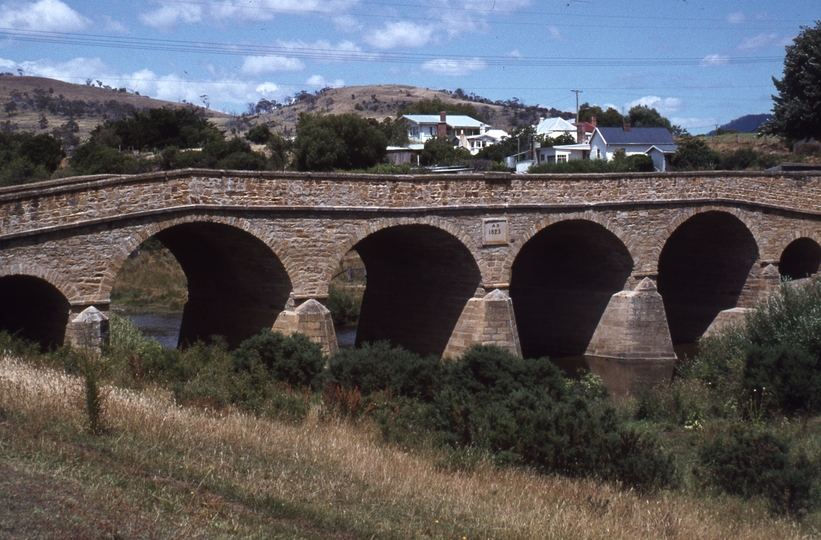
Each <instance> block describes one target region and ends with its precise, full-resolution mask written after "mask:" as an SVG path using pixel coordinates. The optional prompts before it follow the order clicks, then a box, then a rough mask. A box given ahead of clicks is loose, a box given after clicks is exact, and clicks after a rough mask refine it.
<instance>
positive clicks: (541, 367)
mask: <svg viewBox="0 0 821 540" xmlns="http://www.w3.org/2000/svg"><path fill="white" fill-rule="evenodd" d="M440 373H441V375H440V376H439V378H440V381H439V382H438V383H437V384H436V385H435V387H434V392H433V394H432V396H431V397H430V398H429V399H419V400H415V401H411V400H408V399H403V400H401V401H400V402H399V404H397V405H395V406H393V405H388V406H387V407H385V409H384V410H382V411H381V414H380V415H379V416H378V418H379V421H380V425H381V428H382V432H383V434H385V435H386V436H389V437H392V438H393V440H397V441H399V442H401V441H407V440H413V438H414V437H415V436H418V434H419V433H420V432H426V433H427V434H429V436H430V440H432V441H433V442H434V443H435V444H439V445H446V446H448V447H452V448H456V449H460V448H475V449H477V450H481V451H487V452H490V453H491V455H492V456H493V459H495V460H496V461H497V462H501V463H519V464H526V465H531V466H535V467H538V468H540V469H543V470H545V471H550V472H560V473H563V474H567V475H571V476H596V477H599V478H603V479H606V480H612V481H617V482H621V483H623V484H624V485H626V486H630V487H640V488H650V487H656V486H663V485H667V484H669V483H671V482H672V481H673V479H674V472H675V471H674V467H673V462H672V458H670V457H668V456H665V455H664V454H663V453H662V452H661V451H660V447H659V444H658V443H657V442H656V441H655V439H654V438H653V437H651V436H648V435H644V434H639V433H638V432H635V431H629V430H624V429H622V428H621V426H620V424H619V421H618V419H617V417H616V414H615V410H614V409H613V408H612V407H611V406H609V405H607V404H606V403H605V402H604V401H602V400H601V395H600V393H598V392H595V393H594V394H595V397H594V398H591V397H589V396H586V395H585V394H584V392H580V391H579V388H578V387H577V386H576V385H573V384H569V383H568V381H567V380H566V379H564V378H563V377H562V375H561V373H560V371H559V369H558V368H557V367H555V366H554V365H553V364H552V363H551V362H550V361H549V360H548V359H547V358H542V359H537V360H524V359H522V358H518V357H516V356H514V355H512V354H510V353H508V352H507V351H505V350H503V349H500V348H498V347H491V346H478V345H475V346H473V347H471V348H470V349H468V351H467V352H465V354H464V355H463V356H462V357H461V358H459V359H458V360H456V361H451V362H446V363H444V364H442V369H441V371H440Z"/></svg>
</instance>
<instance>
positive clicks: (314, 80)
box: [305, 75, 345, 88]
mask: <svg viewBox="0 0 821 540" xmlns="http://www.w3.org/2000/svg"><path fill="white" fill-rule="evenodd" d="M305 84H307V85H308V86H316V87H318V88H327V87H331V88H341V87H343V86H345V81H343V80H342V79H336V80H335V81H328V80H327V79H325V77H323V76H322V75H314V76H312V77H310V78H309V79H308V80H307V81H305Z"/></svg>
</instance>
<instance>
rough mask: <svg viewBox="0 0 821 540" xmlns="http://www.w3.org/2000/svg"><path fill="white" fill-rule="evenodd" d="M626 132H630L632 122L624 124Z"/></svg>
mask: <svg viewBox="0 0 821 540" xmlns="http://www.w3.org/2000/svg"><path fill="white" fill-rule="evenodd" d="M624 131H630V122H625V123H624Z"/></svg>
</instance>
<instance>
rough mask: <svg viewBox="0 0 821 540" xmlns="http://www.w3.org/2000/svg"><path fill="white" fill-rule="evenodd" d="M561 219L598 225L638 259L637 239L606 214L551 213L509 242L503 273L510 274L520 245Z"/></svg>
mask: <svg viewBox="0 0 821 540" xmlns="http://www.w3.org/2000/svg"><path fill="white" fill-rule="evenodd" d="M563 221H589V222H591V223H595V224H597V225H600V226H601V227H602V228H604V229H605V230H607V231H608V232H609V233H611V234H612V235H613V236H615V237H616V238H617V239H618V240H619V242H621V243H622V245H624V247H625V248H626V249H627V251H628V253H629V254H630V257H631V258H632V259H633V260H634V261H635V262H638V261H639V259H640V254H641V249H640V246H639V245H638V243H637V239H635V238H634V237H633V236H632V235H629V234H627V232H626V231H624V230H623V229H622V228H621V227H619V226H618V225H616V224H615V223H614V222H613V220H612V219H609V218H607V217H606V216H603V215H601V214H600V213H598V212H593V211H586V212H576V213H572V214H561V215H558V214H556V215H553V214H551V215H548V216H546V217H543V218H542V219H540V220H538V221H536V222H535V223H534V224H533V225H532V226H530V227H529V228H528V229H527V230H526V231H525V232H524V233H522V235H521V236H520V237H518V238H517V239H515V240H514V241H513V242H512V243H511V244H510V251H509V255H508V258H507V260H506V261H505V266H506V268H505V274H503V275H508V276H510V274H511V269H512V266H513V263H514V261H515V260H516V258H517V257H518V256H519V252H520V251H521V250H522V247H523V246H524V245H525V244H527V243H528V242H529V241H530V240H531V239H532V238H533V237H534V236H536V235H537V234H539V233H541V232H542V231H543V230H544V229H546V228H547V227H550V226H551V225H555V224H557V223H561V222H563Z"/></svg>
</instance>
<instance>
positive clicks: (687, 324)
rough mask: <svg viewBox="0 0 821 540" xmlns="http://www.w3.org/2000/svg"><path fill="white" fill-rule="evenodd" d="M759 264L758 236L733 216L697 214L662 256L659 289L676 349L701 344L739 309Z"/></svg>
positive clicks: (670, 240) (671, 239)
mask: <svg viewBox="0 0 821 540" xmlns="http://www.w3.org/2000/svg"><path fill="white" fill-rule="evenodd" d="M757 260H758V245H757V244H756V241H755V237H754V236H753V234H752V233H751V232H750V230H749V229H748V228H747V226H746V225H745V224H744V223H743V222H742V221H741V220H740V219H738V218H737V217H736V216H734V215H732V214H730V213H727V212H722V211H718V210H711V211H708V212H704V213H701V214H696V215H694V216H693V217H691V218H689V219H688V220H687V221H685V222H684V223H682V224H681V225H680V226H679V227H678V228H677V229H676V230H675V231H673V233H672V234H671V235H670V237H669V238H668V239H667V242H666V243H665V244H664V248H663V249H662V250H661V254H660V255H659V263H658V291H659V294H661V296H662V298H663V299H664V309H665V311H666V313H667V322H668V324H669V327H670V336H671V337H672V340H673V344H674V345H680V344H686V343H695V342H696V340H698V338H700V337H701V336H702V335H703V334H704V332H705V331H706V330H707V328H708V327H709V326H710V324H711V323H712V322H713V320H714V319H715V318H716V315H718V314H719V312H721V311H724V310H725V309H731V308H734V307H736V306H737V305H738V300H739V298H740V297H741V294H742V292H743V290H744V286H745V284H746V282H747V278H748V276H749V274H750V271H751V270H752V268H753V265H754V264H755V262H756V261H757Z"/></svg>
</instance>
